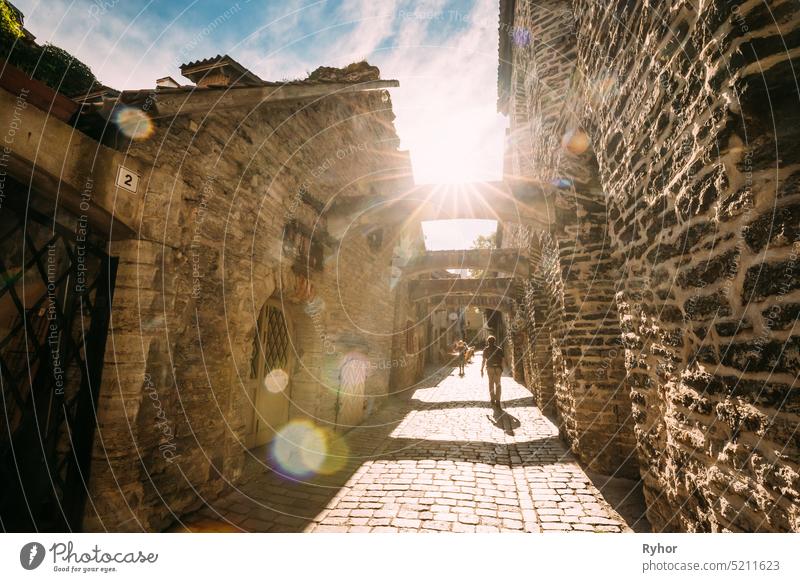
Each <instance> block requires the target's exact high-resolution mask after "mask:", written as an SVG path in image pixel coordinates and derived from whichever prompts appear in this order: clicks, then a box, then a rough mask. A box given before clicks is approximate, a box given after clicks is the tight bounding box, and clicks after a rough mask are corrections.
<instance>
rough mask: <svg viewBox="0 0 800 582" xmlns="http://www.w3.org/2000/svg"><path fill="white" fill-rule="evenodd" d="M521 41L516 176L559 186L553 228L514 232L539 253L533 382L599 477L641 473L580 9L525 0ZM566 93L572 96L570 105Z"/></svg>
mask: <svg viewBox="0 0 800 582" xmlns="http://www.w3.org/2000/svg"><path fill="white" fill-rule="evenodd" d="M515 10H516V16H515V21H514V24H513V26H510V27H503V26H501V30H500V32H501V35H506V37H510V42H511V43H512V44H513V46H514V48H513V51H512V54H511V56H510V58H511V64H512V65H513V67H512V69H511V75H510V79H509V85H510V87H511V90H510V96H509V100H508V102H507V103H505V104H503V103H501V109H505V110H506V111H508V112H509V113H510V117H511V127H510V131H509V140H508V143H509V151H508V152H507V153H508V157H507V168H506V172H507V174H508V176H509V177H511V178H512V179H514V180H517V181H518V180H520V179H526V180H536V181H544V182H550V183H554V184H559V185H561V186H562V188H561V189H560V190H559V191H558V193H557V195H556V196H554V197H553V198H552V199H551V200H549V201H548V202H549V204H551V205H552V206H553V207H554V214H555V217H556V220H555V224H554V225H553V228H552V229H551V231H550V232H548V233H542V232H536V231H535V229H532V228H531V227H527V226H525V225H510V224H509V225H506V230H507V231H508V233H509V234H508V235H507V236H506V237H505V244H506V246H517V247H525V248H528V249H529V252H530V253H531V256H532V257H537V260H538V261H539V263H538V264H536V265H534V268H533V272H534V275H533V277H531V280H530V281H529V285H530V286H529V291H528V293H527V294H526V303H527V305H526V309H525V312H526V313H527V317H528V318H529V325H530V326H531V327H532V329H533V333H532V335H531V334H530V333H529V338H528V341H529V344H530V348H531V350H532V351H534V352H536V354H535V355H534V356H533V357H534V359H535V360H536V361H535V362H534V363H532V364H530V365H529V368H530V369H531V376H532V377H531V378H529V386H531V387H532V389H533V390H534V393H535V394H536V397H537V401H538V402H540V405H541V406H542V407H543V410H545V411H546V412H548V413H551V414H553V415H554V416H555V418H556V419H557V420H558V425H559V429H560V432H561V435H562V436H563V437H564V438H565V439H566V440H567V441H568V442H569V443H570V445H571V447H572V449H573V451H574V452H575V453H576V454H578V456H579V457H580V458H581V459H582V460H583V461H584V462H585V463H586V464H588V465H589V466H590V467H591V468H592V469H594V470H597V471H599V472H603V473H608V474H617V475H626V476H632V475H635V474H636V472H637V464H636V461H635V452H634V451H635V441H634V435H633V419H632V417H631V404H630V399H629V397H628V389H627V386H626V378H625V366H624V354H623V350H622V348H621V345H620V344H621V332H620V329H619V324H618V323H617V311H616V306H615V301H614V299H615V292H616V285H617V284H618V282H619V269H618V262H616V261H614V260H613V259H612V257H611V250H612V241H611V239H610V237H609V233H608V228H607V220H606V203H605V199H604V196H603V193H602V190H601V188H600V186H599V184H598V179H597V171H596V161H595V159H594V157H593V155H592V152H591V151H590V150H588V148H587V147H586V143H585V142H586V135H585V133H584V132H583V131H582V128H581V126H580V125H579V120H580V116H581V114H582V109H581V105H582V97H581V95H580V94H579V93H578V92H576V90H575V83H576V81H575V78H574V77H575V75H574V71H575V43H574V35H573V34H572V33H573V31H574V23H573V16H572V10H571V6H570V4H569V3H568V2H562V1H550V2H516V3H515ZM565 95H566V96H567V99H566V103H565Z"/></svg>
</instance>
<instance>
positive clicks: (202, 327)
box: [85, 89, 411, 531]
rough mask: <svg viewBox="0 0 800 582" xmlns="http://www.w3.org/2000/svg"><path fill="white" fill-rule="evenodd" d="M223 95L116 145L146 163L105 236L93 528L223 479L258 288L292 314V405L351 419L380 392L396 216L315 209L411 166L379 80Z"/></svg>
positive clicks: (404, 174)
mask: <svg viewBox="0 0 800 582" xmlns="http://www.w3.org/2000/svg"><path fill="white" fill-rule="evenodd" d="M236 95H237V93H236V90H235V89H233V90H231V91H230V96H229V97H228V99H229V100H230V99H233V100H234V101H235V99H236ZM191 98H192V97H191V96H189V99H191ZM229 105H230V103H229V101H226V107H225V108H224V109H220V110H219V111H217V110H215V109H213V108H212V109H210V110H209V111H208V112H207V113H205V114H202V115H201V114H196V113H193V114H186V115H180V114H179V115H178V116H176V117H174V118H167V119H158V120H156V121H155V122H154V128H153V130H154V131H153V134H152V135H151V136H150V137H149V138H148V139H146V140H142V141H136V142H133V143H132V144H131V147H130V149H129V150H128V152H127V154H128V156H130V157H131V158H132V159H135V160H137V162H138V163H140V164H142V165H144V166H152V167H153V171H152V173H151V174H150V177H149V179H148V180H147V182H146V184H144V192H143V193H142V194H141V195H142V197H143V199H142V205H141V206H142V210H141V214H140V222H139V223H138V224H137V225H136V227H137V228H138V230H139V232H140V238H141V240H138V241H124V242H113V243H112V244H111V253H112V254H115V255H117V256H119V258H120V263H119V270H118V273H119V274H118V282H117V289H116V294H115V298H114V315H113V320H112V324H111V334H110V336H109V342H108V351H107V357H106V371H105V373H104V376H103V380H104V384H103V386H102V388H101V397H100V403H99V410H98V417H99V424H98V431H97V438H96V443H95V450H94V463H93V472H92V479H91V491H90V498H91V499H92V501H93V506H92V507H90V508H87V517H86V520H85V527H86V529H88V530H99V529H110V530H114V531H136V530H141V529H144V530H159V529H162V528H164V527H165V526H167V525H168V524H169V523H170V522H171V521H173V520H174V519H175V518H176V517H177V516H179V515H180V514H181V513H183V512H185V511H187V510H190V509H192V508H194V507H196V506H198V505H200V504H201V503H202V501H203V499H204V498H208V497H213V496H214V495H215V494H217V492H219V491H220V490H221V489H222V487H223V486H224V485H225V483H226V482H235V481H236V479H237V478H238V476H239V475H240V473H241V470H242V465H243V462H244V458H245V454H246V449H245V445H244V437H245V434H244V432H245V426H246V422H247V418H248V415H252V414H253V407H254V397H253V393H252V389H253V386H252V381H251V380H250V369H251V360H252V356H253V349H254V348H253V346H254V344H253V340H254V333H255V325H256V321H257V318H258V315H259V312H260V311H261V309H262V307H263V305H264V303H265V302H266V301H267V300H268V299H270V298H271V299H272V300H273V301H278V302H279V304H280V305H281V306H282V307H283V312H284V315H285V317H286V318H287V319H289V320H290V323H291V325H290V329H291V333H290V335H291V338H290V342H291V353H292V355H291V362H292V363H291V365H290V366H289V367H290V369H289V370H287V371H288V373H289V376H290V382H289V385H288V386H287V388H286V389H285V394H286V397H287V398H289V399H290V406H289V413H288V415H289V416H290V417H291V418H300V417H302V418H309V419H312V420H313V422H314V423H315V424H317V425H318V426H320V427H327V428H330V429H333V430H338V431H342V430H347V429H348V428H349V427H350V426H352V425H353V424H357V423H358V422H360V421H361V420H362V419H363V418H364V417H365V416H366V415H367V414H369V413H370V412H371V411H372V410H374V409H375V407H376V406H377V405H379V403H380V401H381V400H382V399H384V398H385V397H386V395H387V391H388V384H389V375H390V368H388V367H386V366H382V365H381V363H384V362H386V361H390V360H391V358H392V337H391V334H387V333H386V330H390V329H392V325H393V320H394V316H395V299H396V290H395V289H394V285H393V282H392V279H391V266H392V256H393V253H394V250H395V249H394V242H393V241H395V240H396V239H397V236H396V233H395V232H393V230H392V229H386V230H383V231H380V232H379V233H377V234H374V235H373V236H369V237H368V236H367V235H368V234H369V233H367V232H365V231H363V230H359V229H354V228H346V226H347V225H345V228H341V227H340V225H338V224H337V225H328V223H327V220H326V213H327V210H328V209H329V208H331V207H332V206H334V205H336V204H338V203H339V201H340V200H343V199H347V198H349V197H354V196H361V197H369V196H378V195H390V194H391V193H393V192H394V189H395V188H402V187H403V185H407V184H408V182H409V180H410V176H411V173H410V167H409V166H408V163H407V157H403V156H398V155H397V154H398V152H397V143H398V140H397V136H396V134H395V132H394V128H393V124H392V120H393V114H392V111H391V101H389V100H388V95H387V94H386V93H384V92H361V93H354V94H350V95H346V96H327V97H324V98H321V99H316V100H310V99H306V100H298V101H283V102H277V103H263V104H261V105H259V106H255V107H250V106H248V107H241V108H236V107H235V106H234V107H230V106H229ZM398 159H400V160H404V159H405V160H406V162H405V164H403V163H399V162H398V161H397V160H398ZM365 305H369V306H370V309H369V310H366V309H364V306H365ZM257 388H258V387H256V389H257ZM261 389H262V390H263V387H261ZM287 420H288V419H287ZM275 428H276V429H277V428H279V426H276V427H275Z"/></svg>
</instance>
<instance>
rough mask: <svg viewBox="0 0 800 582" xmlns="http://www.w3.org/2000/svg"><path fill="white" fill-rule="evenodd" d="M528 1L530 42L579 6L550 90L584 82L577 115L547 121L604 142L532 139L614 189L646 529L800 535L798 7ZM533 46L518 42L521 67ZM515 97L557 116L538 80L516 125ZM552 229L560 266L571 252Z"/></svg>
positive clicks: (606, 190)
mask: <svg viewBox="0 0 800 582" xmlns="http://www.w3.org/2000/svg"><path fill="white" fill-rule="evenodd" d="M516 5H517V8H516V10H517V21H516V23H515V25H516V26H518V27H522V28H529V29H530V30H531V31H532V32H533V35H532V42H533V44H534V45H535V44H536V43H537V42H538V41H541V42H544V41H546V38H544V37H543V35H546V32H547V31H541V32H542V33H543V34H538V35H537V33H538V32H540V31H539V30H538V29H537V26H538V22H539V19H544V17H543V16H542V15H545V14H548V13H550V11H548V10H547V7H552V6H554V5H559V6H560V9H561V10H562V12H561V14H565V15H566V16H565V18H567V19H569V13H571V15H572V16H571V19H572V24H571V25H569V26H564V27H562V33H561V34H566V35H567V36H568V37H571V42H572V43H574V45H575V46H576V47H577V50H576V51H575V57H574V64H573V65H572V66H564V67H562V70H561V72H560V73H557V74H555V79H554V80H553V81H552V82H550V83H549V84H550V86H553V87H557V88H562V89H563V88H564V87H568V88H569V90H568V91H562V96H561V97H560V101H561V103H562V105H563V109H564V110H565V113H563V114H559V115H556V116H555V118H554V119H553V120H552V121H551V122H550V123H551V126H550V127H552V128H559V123H564V122H560V121H559V118H563V117H565V116H566V117H569V119H568V120H567V121H566V122H565V123H566V124H567V125H562V126H560V127H564V128H565V129H566V130H567V133H564V134H563V135H568V134H569V135H574V134H571V133H569V131H570V130H571V129H572V128H570V127H568V124H569V123H570V120H571V122H573V123H574V122H575V120H578V121H579V123H580V128H581V129H583V130H584V131H585V132H586V133H587V134H588V137H589V148H588V150H587V151H586V152H585V153H582V154H580V155H577V156H576V155H575V152H574V151H569V150H570V149H571V148H570V147H568V146H569V144H570V140H569V138H568V139H566V140H564V139H562V140H561V142H560V143H559V144H557V143H556V141H555V139H556V137H557V136H558V133H559V132H558V129H553V130H552V133H551V135H552V136H553V137H552V138H550V139H551V141H550V143H549V144H548V143H543V141H544V140H545V139H546V138H542V137H539V136H536V135H533V136H532V137H530V140H531V141H534V142H535V148H534V149H533V153H535V154H536V155H535V156H534V158H535V159H536V160H537V161H539V162H540V163H541V164H542V165H543V166H544V167H546V168H550V169H551V170H555V171H557V172H559V174H558V177H566V178H568V179H571V178H574V176H573V175H572V174H571V172H572V171H573V170H574V168H575V166H576V162H580V163H581V165H582V166H583V168H584V170H583V171H585V172H587V174H588V175H589V176H590V177H591V176H592V175H595V177H596V182H597V186H599V187H598V188H597V192H598V193H599V194H600V196H599V197H597V199H596V200H593V201H592V202H593V203H595V202H597V203H600V202H604V206H605V209H601V208H598V209H597V213H596V214H595V216H592V217H590V219H591V222H592V225H591V227H590V228H596V229H599V230H604V231H605V234H604V235H603V238H604V239H605V240H607V241H608V243H609V244H610V248H609V253H608V255H607V258H608V262H607V266H600V267H598V268H599V269H601V270H604V271H606V272H608V273H616V278H617V282H616V283H615V285H613V286H611V287H609V286H604V289H605V292H606V293H610V292H611V291H615V301H614V302H612V303H611V305H610V307H614V308H615V309H616V312H617V314H618V322H619V323H618V327H619V328H620V331H621V340H622V342H623V344H624V349H625V367H626V370H625V372H626V375H627V383H628V386H629V388H630V400H631V403H632V414H633V419H634V420H635V435H636V441H637V450H638V457H639V460H640V464H641V467H640V469H641V475H642V478H643V480H644V491H645V497H646V501H647V505H648V518H649V520H650V522H651V523H652V524H653V527H654V529H656V530H657V531H661V530H667V531H673V530H674V531H797V530H800V514H798V507H800V493H798V492H800V442H798V440H797V431H796V430H795V429H796V427H797V424H798V422H799V421H800V414H799V413H800V409H798V407H797V405H796V402H797V396H798V386H797V374H798V370H800V358H798V355H797V354H798V349H799V348H798V346H800V339H799V337H800V335H799V334H798V332H797V328H796V326H794V325H793V324H794V323H795V321H796V319H797V314H798V312H799V311H800V310H799V309H798V307H797V305H798V304H800V290H798V287H800V277H798V274H797V273H798V265H797V259H798V253H800V232H798V229H797V224H798V217H800V213H799V212H798V210H797V208H798V202H800V188H799V187H798V184H800V180H798V178H799V177H800V157H799V156H798V148H797V144H798V143H799V142H800V141H799V139H798V138H800V135H798V132H799V130H798V127H800V125H798V123H797V118H798V115H800V114H798V111H800V108H798V92H797V87H796V84H795V81H794V78H795V75H794V74H793V71H796V70H797V68H798V65H799V64H800V63H799V62H798V56H797V48H796V46H797V32H798V30H800V13H799V12H798V7H797V4H796V3H794V2H791V1H788V0H787V1H781V0H776V1H775V2H769V3H765V2H761V1H751V2H739V1H732V2H699V3H698V2H690V1H679V2H671V3H663V2H650V1H638V2H626V3H617V4H613V5H609V4H608V3H607V2H600V1H599V0H575V1H574V2H571V1H563V2H533V1H528V2H524V1H518V2H516ZM532 52H534V53H535V49H534V50H528V48H527V47H521V46H518V47H516V48H515V49H514V53H515V61H514V65H515V67H516V66H517V62H518V61H517V60H516V59H521V58H525V56H526V55H529V54H530V53H532ZM519 70H520V71H521V70H522V69H519ZM528 70H530V68H529V69H528ZM549 81H550V80H549V79H539V80H537V81H535V82H534V81H531V83H532V84H535V83H542V82H549ZM515 100H516V101H517V102H518V101H520V100H524V101H525V102H526V103H528V104H529V110H531V111H533V112H534V115H537V114H539V115H543V116H546V117H548V118H553V115H552V112H551V111H548V110H546V109H544V108H539V107H538V103H540V102H541V100H540V99H539V98H538V97H537V94H536V93H535V91H533V90H532V89H523V90H522V91H521V92H520V94H517V95H514V96H513V98H512V99H511V103H510V104H509V105H508V106H507V109H508V110H509V111H510V112H512V116H513V112H515V111H516V110H517V109H519V107H520V104H519V103H516V104H515ZM545 102H546V100H545ZM512 124H513V121H512ZM512 127H513V125H512ZM527 135H531V134H530V133H529V134H527ZM516 143H517V144H518V143H520V140H519V139H518V140H517V141H516ZM522 143H524V142H522ZM513 147H516V148H517V149H520V152H518V153H516V154H515V155H517V156H520V155H524V154H525V152H526V151H528V152H529V151H530V148H528V149H527V150H526V149H525V148H520V146H518V145H516V146H513ZM536 148H538V149H536ZM554 151H558V154H557V155H556V154H554V153H553V152H554ZM540 152H543V153H541V154H540ZM593 159H596V162H593V161H592V160H593ZM567 162H568V163H567ZM595 164H596V165H595ZM530 171H531V170H528V173H530ZM589 183H591V181H590V182H589ZM574 184H575V187H574V190H575V191H576V192H580V191H581V188H580V184H581V180H580V179H578V180H574ZM590 190H591V189H590ZM601 218H604V220H602V219H601ZM598 234H599V232H598ZM555 238H556V241H557V243H558V247H559V261H560V262H561V263H562V264H561V265H560V267H561V270H562V272H563V271H564V269H565V265H564V264H563V263H564V261H565V259H567V255H568V254H569V253H570V250H571V249H569V248H568V247H566V246H565V245H564V244H562V242H563V241H558V236H557V234H556V236H555ZM591 260H593V261H594V260H596V259H591ZM568 280H569V278H568V277H564V276H562V283H564V284H565V292H566V289H567V285H566V282H567V281H568ZM566 304H567V303H566V301H565V306H566ZM609 323H610V322H609V321H605V324H609ZM609 339H611V338H609ZM555 343H556V342H554V345H555ZM555 357H556V356H555V353H554V358H555ZM614 369H615V370H616V368H614ZM610 370H611V369H610V368H609V373H611V372H610ZM616 373H617V372H614V374H616ZM556 376H558V374H556ZM557 386H558V379H557Z"/></svg>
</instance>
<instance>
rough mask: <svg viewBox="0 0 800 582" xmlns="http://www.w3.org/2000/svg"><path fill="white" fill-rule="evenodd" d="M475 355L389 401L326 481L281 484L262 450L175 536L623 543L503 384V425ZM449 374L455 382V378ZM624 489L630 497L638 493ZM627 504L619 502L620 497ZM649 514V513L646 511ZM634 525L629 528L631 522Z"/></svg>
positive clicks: (552, 430) (518, 391) (565, 457)
mask: <svg viewBox="0 0 800 582" xmlns="http://www.w3.org/2000/svg"><path fill="white" fill-rule="evenodd" d="M479 358H480V354H477V355H476V358H475V359H474V360H473V362H472V363H471V364H469V365H468V366H467V368H466V374H465V376H464V377H463V378H460V377H459V376H458V372H457V370H452V371H450V368H444V369H443V370H442V371H441V372H440V373H439V374H438V375H433V376H431V377H429V378H427V384H426V385H423V386H422V387H419V388H417V389H416V390H415V391H413V393H412V394H410V397H409V398H404V399H401V398H394V399H390V400H389V401H388V402H387V403H386V404H385V405H384V407H383V408H382V409H381V410H380V411H379V412H378V413H377V414H375V415H373V416H372V417H371V418H370V420H369V421H368V422H367V423H365V424H364V425H363V426H360V427H357V428H354V429H353V430H351V431H350V432H349V433H347V434H346V435H345V436H344V437H343V438H342V441H343V442H341V443H339V445H338V447H337V445H333V446H332V447H331V449H332V450H337V449H338V450H339V451H341V454H348V460H347V463H346V465H345V466H344V467H343V468H342V469H341V470H340V471H338V472H337V473H336V474H335V475H331V476H316V477H314V478H309V479H305V480H301V479H297V478H291V477H290V476H288V475H287V474H285V473H282V472H281V470H280V467H279V464H278V463H274V462H272V463H269V462H268V461H266V459H267V458H268V454H267V450H266V449H265V448H262V449H260V452H259V453H258V455H257V456H253V457H251V458H250V459H249V460H248V463H247V467H246V469H245V471H246V476H245V477H244V479H242V483H241V484H240V485H239V486H238V487H236V488H233V489H232V490H231V491H229V492H228V493H227V494H225V495H223V496H222V497H221V498H220V499H219V500H217V501H213V502H211V503H210V504H209V506H208V507H205V508H203V509H202V510H200V511H198V512H196V513H194V514H192V515H190V516H189V517H188V518H185V519H184V520H182V525H178V526H176V527H175V528H173V531H186V530H189V531H259V532H294V531H310V532H497V531H501V532H523V531H525V532H540V531H595V532H627V531H631V526H632V525H633V526H634V528H635V529H636V530H640V528H641V527H642V526H644V527H646V525H647V524H646V521H645V520H644V519H642V520H639V521H638V523H631V524H630V525H629V524H628V523H626V521H625V519H623V517H621V515H620V514H619V513H617V511H615V510H614V509H613V508H612V507H611V506H610V504H609V502H608V501H606V499H605V498H604V497H603V495H602V494H601V493H600V491H599V490H598V489H597V488H596V487H595V485H593V484H592V482H591V480H590V479H589V477H588V476H587V475H586V473H585V472H584V471H583V470H582V468H581V467H580V465H579V464H578V463H577V462H576V460H575V458H574V457H573V456H572V454H571V453H569V451H568V450H567V449H566V447H565V446H564V444H563V443H562V441H561V440H559V438H558V433H557V429H556V427H555V426H554V424H553V423H552V422H551V421H550V420H548V419H547V418H546V417H545V416H543V415H542V413H541V412H540V411H539V409H538V408H536V406H534V404H533V399H532V397H531V394H530V392H529V391H528V390H526V389H525V388H524V387H522V386H521V385H520V384H518V383H517V382H515V381H514V380H513V378H510V377H503V379H502V385H503V394H502V398H503V405H502V410H503V411H502V413H500V412H497V411H493V410H492V408H491V407H490V406H489V403H488V396H487V390H486V388H485V384H486V381H485V380H484V379H482V378H481V377H480V360H479ZM448 372H449V373H448ZM615 481H619V482H621V483H622V484H623V489H624V488H625V487H624V486H625V485H626V484H627V485H628V486H629V488H628V489H627V490H626V491H625V494H628V492H629V494H628V497H629V498H631V499H633V500H635V499H636V498H637V496H638V495H640V493H638V492H636V491H635V490H633V489H632V488H631V487H632V485H633V483H634V482H633V481H627V480H622V479H620V480H615ZM623 496H624V495H623ZM640 511H642V512H643V507H642V508H641V509H640ZM635 519H636V518H633V519H631V518H629V520H630V521H635Z"/></svg>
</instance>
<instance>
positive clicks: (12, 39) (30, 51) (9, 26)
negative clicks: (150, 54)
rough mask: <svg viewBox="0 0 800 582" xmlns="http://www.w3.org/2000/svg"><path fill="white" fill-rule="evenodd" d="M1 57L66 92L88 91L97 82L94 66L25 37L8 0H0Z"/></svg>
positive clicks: (53, 87)
mask: <svg viewBox="0 0 800 582" xmlns="http://www.w3.org/2000/svg"><path fill="white" fill-rule="evenodd" d="M0 58H3V59H7V60H8V62H9V63H11V64H12V65H14V66H15V67H17V68H19V69H21V70H22V71H24V72H25V73H27V74H28V75H30V76H31V77H33V78H34V79H37V80H39V81H41V82H42V83H44V84H45V85H47V86H48V87H50V88H52V89H55V90H56V91H58V92H60V93H63V94H64V95H69V96H74V95H79V94H81V93H86V92H87V91H89V90H90V89H91V88H92V86H93V85H94V84H95V83H96V82H97V79H96V78H95V76H94V75H93V74H92V71H91V69H89V67H87V66H86V65H85V64H84V63H82V62H81V61H79V60H78V59H76V58H75V57H73V56H72V55H71V54H69V53H68V52H67V51H65V50H64V49H62V48H59V47H57V46H55V45H52V44H46V45H44V46H39V45H37V44H35V43H33V42H30V41H28V40H26V39H25V34H24V32H23V31H22V23H21V22H20V21H19V19H18V18H17V14H16V13H15V12H14V11H13V10H12V9H11V7H10V6H9V5H8V4H7V3H6V0H0Z"/></svg>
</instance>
